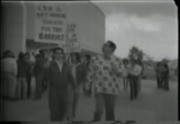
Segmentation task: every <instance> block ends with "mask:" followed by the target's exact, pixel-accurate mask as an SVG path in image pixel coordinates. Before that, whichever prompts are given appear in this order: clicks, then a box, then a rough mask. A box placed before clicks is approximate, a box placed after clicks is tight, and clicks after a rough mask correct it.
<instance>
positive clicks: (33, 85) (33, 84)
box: [30, 77, 36, 99]
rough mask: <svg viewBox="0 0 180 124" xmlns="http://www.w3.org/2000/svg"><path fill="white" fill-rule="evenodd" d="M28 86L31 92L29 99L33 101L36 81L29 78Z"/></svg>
mask: <svg viewBox="0 0 180 124" xmlns="http://www.w3.org/2000/svg"><path fill="white" fill-rule="evenodd" d="M30 84H31V86H30V87H31V88H30V89H31V91H30V92H31V96H30V98H33V99H34V98H35V94H36V79H35V77H32V78H31V83H30Z"/></svg>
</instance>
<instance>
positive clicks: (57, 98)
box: [48, 87, 67, 121]
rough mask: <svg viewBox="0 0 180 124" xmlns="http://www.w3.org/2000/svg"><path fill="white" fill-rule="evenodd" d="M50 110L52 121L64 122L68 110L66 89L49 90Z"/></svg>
mask: <svg viewBox="0 0 180 124" xmlns="http://www.w3.org/2000/svg"><path fill="white" fill-rule="evenodd" d="M48 101H49V108H50V117H51V121H62V120H63V119H64V117H65V113H66V108H67V91H66V89H57V88H52V87H50V89H49V99H48Z"/></svg>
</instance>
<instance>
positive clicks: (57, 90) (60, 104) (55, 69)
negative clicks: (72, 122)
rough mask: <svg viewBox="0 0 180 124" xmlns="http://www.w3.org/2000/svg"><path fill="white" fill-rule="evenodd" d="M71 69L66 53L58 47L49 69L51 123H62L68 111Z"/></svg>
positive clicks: (54, 51)
mask: <svg viewBox="0 0 180 124" xmlns="http://www.w3.org/2000/svg"><path fill="white" fill-rule="evenodd" d="M68 75H69V69H68V66H67V64H66V62H65V60H64V51H63V49H62V48H60V47H58V48H55V49H54V50H53V60H52V61H51V63H50V65H49V69H48V83H49V85H48V86H49V95H48V103H49V108H50V118H51V121H62V120H63V119H64V118H65V113H66V109H67V84H68V83H69V82H70V81H69V78H68Z"/></svg>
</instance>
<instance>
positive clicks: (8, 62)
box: [1, 58, 18, 76]
mask: <svg viewBox="0 0 180 124" xmlns="http://www.w3.org/2000/svg"><path fill="white" fill-rule="evenodd" d="M1 69H2V71H4V72H10V73H12V74H14V75H15V76H16V75H17V71H18V70H17V62H16V60H15V59H14V58H5V59H2V60H1Z"/></svg>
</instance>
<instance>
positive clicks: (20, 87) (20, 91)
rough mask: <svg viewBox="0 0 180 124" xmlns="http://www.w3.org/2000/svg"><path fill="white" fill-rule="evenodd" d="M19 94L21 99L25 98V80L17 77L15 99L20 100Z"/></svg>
mask: <svg viewBox="0 0 180 124" xmlns="http://www.w3.org/2000/svg"><path fill="white" fill-rule="evenodd" d="M21 94H22V97H23V99H26V98H27V79H26V78H25V77H19V78H18V83H17V94H16V95H17V98H21Z"/></svg>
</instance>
